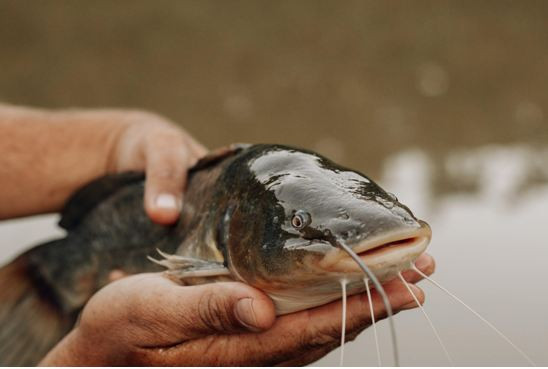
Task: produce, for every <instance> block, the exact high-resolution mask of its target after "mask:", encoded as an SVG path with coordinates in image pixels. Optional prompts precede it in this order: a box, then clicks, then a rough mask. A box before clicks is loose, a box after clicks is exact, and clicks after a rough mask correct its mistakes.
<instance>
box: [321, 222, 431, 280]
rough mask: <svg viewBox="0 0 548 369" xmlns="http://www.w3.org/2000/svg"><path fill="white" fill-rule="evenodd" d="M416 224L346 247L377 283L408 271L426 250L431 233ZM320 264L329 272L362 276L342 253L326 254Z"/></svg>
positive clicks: (356, 265)
mask: <svg viewBox="0 0 548 369" xmlns="http://www.w3.org/2000/svg"><path fill="white" fill-rule="evenodd" d="M419 223H420V227H419V228H414V229H407V230H402V231H396V232H393V233H391V234H388V235H383V236H379V237H375V238H373V239H369V240H364V241H361V242H359V243H356V244H350V245H349V246H350V247H351V248H352V251H354V252H355V253H356V254H357V255H358V256H359V257H360V259H362V260H363V261H364V262H365V264H366V265H367V266H368V267H369V268H370V269H371V270H372V271H373V272H374V273H375V275H377V277H378V278H379V279H380V280H386V279H388V277H391V276H395V275H397V273H398V272H399V271H401V270H403V269H406V268H409V267H410V266H411V263H412V262H413V261H414V260H415V259H416V258H417V257H418V256H419V255H420V254H422V253H423V252H424V251H425V250H426V247H427V246H428V244H429V243H430V239H431V238H432V231H431V229H430V226H429V225H428V224H427V223H426V222H423V221H419ZM320 264H321V266H322V268H324V269H327V270H329V271H330V272H339V273H345V274H347V273H359V274H363V273H362V271H361V269H360V267H359V266H358V264H357V263H356V262H355V261H354V260H353V259H352V258H351V257H350V255H348V254H347V253H346V252H345V251H344V250H341V249H336V250H333V252H332V253H329V254H327V255H326V256H325V257H324V259H323V260H322V261H321V263H320Z"/></svg>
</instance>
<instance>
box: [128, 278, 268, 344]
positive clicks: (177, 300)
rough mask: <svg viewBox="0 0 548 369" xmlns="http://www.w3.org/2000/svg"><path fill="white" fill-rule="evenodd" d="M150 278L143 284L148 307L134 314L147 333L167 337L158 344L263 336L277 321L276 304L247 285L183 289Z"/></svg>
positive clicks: (232, 283)
mask: <svg viewBox="0 0 548 369" xmlns="http://www.w3.org/2000/svg"><path fill="white" fill-rule="evenodd" d="M148 276H149V278H146V280H144V279H142V280H141V281H140V283H139V288H140V291H141V292H140V293H139V295H140V296H139V300H143V301H146V303H145V304H144V305H145V307H144V308H140V307H139V305H141V304H139V305H138V306H136V305H133V306H132V311H133V314H136V315H138V316H139V319H138V320H139V321H144V322H148V323H147V329H150V327H152V326H156V327H158V328H159V329H158V330H157V332H163V333H164V334H161V333H160V334H159V335H156V336H155V337H154V339H153V340H154V341H156V340H158V339H159V340H160V341H163V342H166V341H170V340H171V339H173V338H174V337H177V340H178V341H180V340H183V341H185V340H190V339H195V338H200V337H204V336H207V335H211V334H223V333H225V334H226V333H235V332H246V331H247V332H250V331H251V332H259V331H263V330H266V329H268V328H270V327H271V326H272V325H273V324H274V320H275V319H276V312H275V308H274V304H273V302H272V300H271V299H270V298H269V297H268V296H267V295H265V294H264V293H263V292H261V291H259V290H257V289H255V288H253V287H251V286H248V285H246V284H243V283H240V282H218V283H209V284H203V285H197V286H181V285H178V284H176V283H175V282H173V281H171V280H169V279H167V278H165V277H163V276H160V275H156V273H154V274H149V275H148ZM145 281H146V282H145ZM145 291H147V292H145ZM144 295H146V296H144ZM164 335H165V336H164Z"/></svg>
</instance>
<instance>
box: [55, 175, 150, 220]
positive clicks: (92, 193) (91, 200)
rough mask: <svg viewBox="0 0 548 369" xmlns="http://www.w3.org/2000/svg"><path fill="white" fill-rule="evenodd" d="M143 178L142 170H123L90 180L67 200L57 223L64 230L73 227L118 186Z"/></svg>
mask: <svg viewBox="0 0 548 369" xmlns="http://www.w3.org/2000/svg"><path fill="white" fill-rule="evenodd" d="M144 178H145V175H144V173H142V172H125V173H119V174H109V175H106V176H103V177H100V178H97V179H95V180H93V181H91V182H90V183H88V184H87V185H85V186H84V187H82V188H81V189H80V190H78V191H77V192H76V193H75V194H74V195H72V197H70V199H69V200H68V201H67V203H66V204H65V207H64V209H63V211H62V213H61V220H60V221H59V225H60V226H61V227H62V228H64V229H66V230H71V229H74V228H75V227H76V226H78V224H80V222H81V220H82V219H83V218H84V217H85V215H86V214H87V213H89V212H90V211H91V210H93V208H95V206H97V205H98V204H99V203H100V202H101V201H103V200H105V199H106V198H107V197H109V196H111V195H113V194H114V193H116V191H118V190H119V189H120V188H122V187H125V186H127V185H128V184H131V183H136V182H139V181H142V180H144Z"/></svg>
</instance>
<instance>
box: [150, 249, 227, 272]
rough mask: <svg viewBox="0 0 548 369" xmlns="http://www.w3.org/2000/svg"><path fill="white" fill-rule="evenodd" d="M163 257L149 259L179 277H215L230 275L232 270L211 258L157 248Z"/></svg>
mask: <svg viewBox="0 0 548 369" xmlns="http://www.w3.org/2000/svg"><path fill="white" fill-rule="evenodd" d="M157 251H158V253H159V254H160V255H161V256H162V257H163V259H162V260H157V259H154V258H152V257H150V256H149V257H148V259H149V260H150V261H152V262H154V263H156V264H159V265H161V266H163V267H165V268H167V269H168V270H167V273H168V274H169V275H170V276H174V277H177V278H179V279H184V278H192V277H214V276H221V275H230V271H229V270H228V268H227V267H225V266H224V264H223V263H220V262H217V261H211V260H203V259H197V258H191V257H186V256H180V255H170V254H166V253H165V252H162V251H160V250H157Z"/></svg>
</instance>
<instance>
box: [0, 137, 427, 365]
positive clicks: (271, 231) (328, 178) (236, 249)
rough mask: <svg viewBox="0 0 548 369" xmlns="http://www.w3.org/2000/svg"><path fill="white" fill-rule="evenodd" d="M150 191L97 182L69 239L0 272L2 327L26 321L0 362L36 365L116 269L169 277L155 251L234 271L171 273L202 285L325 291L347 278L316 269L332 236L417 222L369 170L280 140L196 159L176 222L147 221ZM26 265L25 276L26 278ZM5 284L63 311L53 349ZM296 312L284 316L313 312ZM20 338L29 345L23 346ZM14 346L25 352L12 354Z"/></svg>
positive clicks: (80, 204) (67, 224) (356, 235)
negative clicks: (228, 282) (300, 222)
mask: <svg viewBox="0 0 548 369" xmlns="http://www.w3.org/2000/svg"><path fill="white" fill-rule="evenodd" d="M143 192H144V175H143V174H141V173H123V174H117V175H110V176H106V177H104V178H101V179H98V180H96V181H94V182H92V183H90V184H89V185H87V186H85V187H84V188H83V189H81V190H80V191H79V192H77V193H76V194H75V195H74V196H73V197H72V199H71V200H69V202H68V203H67V206H66V208H65V210H64V212H63V216H62V220H61V222H60V225H61V226H63V227H64V228H65V229H67V236H66V237H65V238H63V239H61V240H55V241H52V242H49V243H47V244H43V245H39V246H37V247H35V248H33V249H31V250H29V251H27V252H25V253H24V254H22V255H21V256H19V257H18V258H17V259H16V260H14V261H13V262H12V263H11V264H9V265H8V266H7V267H4V268H2V269H0V327H4V324H3V323H4V321H5V320H6V319H15V320H16V321H17V320H18V321H19V322H20V324H21V325H25V324H27V325H28V326H25V329H22V331H24V332H25V333H24V334H23V336H21V335H20V336H18V337H16V338H17V340H16V339H15V338H13V337H10V336H9V335H7V334H2V333H3V332H2V330H3V328H0V364H2V365H34V364H36V363H37V362H38V361H39V360H40V358H41V357H43V356H44V355H45V353H46V352H47V351H48V350H49V349H50V348H51V347H52V346H53V345H54V344H55V343H56V342H57V341H58V340H59V339H60V338H61V337H62V336H63V335H64V334H66V333H67V332H68V330H70V327H71V326H72V325H73V324H74V322H75V320H76V318H77V315H78V313H79V312H80V310H81V309H82V308H83V306H84V304H85V303H86V301H87V300H88V299H89V298H90V297H91V296H92V295H93V294H94V293H95V292H96V291H97V290H98V289H100V288H101V287H103V286H104V285H105V284H107V283H108V282H109V274H110V273H111V272H112V271H113V270H121V271H123V272H125V273H128V274H134V273H141V272H154V271H162V270H165V269H164V268H162V267H160V266H158V265H157V264H155V263H152V262H151V261H149V260H148V259H147V256H154V255H156V250H157V249H158V250H161V251H162V252H164V253H166V254H175V255H176V256H178V257H181V258H194V259H200V260H203V261H204V265H205V266H206V270H207V268H208V267H210V268H212V269H211V270H221V269H224V270H227V269H228V270H227V273H226V274H222V273H220V274H219V276H218V277H216V276H215V275H211V276H210V277H208V278H202V277H192V273H194V272H196V271H199V272H202V271H203V270H201V269H203V266H197V265H190V267H189V266H188V265H187V264H185V267H177V266H176V267H173V268H170V269H171V270H170V273H171V274H172V277H174V278H176V279H177V278H178V279H180V280H181V281H184V282H186V283H202V282H206V281H209V280H211V279H212V278H213V280H215V279H223V278H231V279H235V280H240V281H243V282H245V283H248V284H250V285H253V286H255V287H258V288H261V289H263V290H265V292H267V293H272V295H271V296H273V298H274V295H275V294H276V293H279V292H281V293H282V294H283V293H284V291H285V290H288V289H289V290H291V289H292V288H293V289H295V288H296V287H303V288H308V289H309V291H311V293H318V294H320V293H321V292H322V289H323V288H324V287H323V286H324V285H326V286H328V290H330V289H332V288H335V287H337V286H338V279H339V278H340V274H338V275H337V273H332V272H329V271H327V270H321V268H320V269H318V265H319V264H321V263H322V260H324V259H325V258H326V255H328V254H329V253H333V251H334V249H336V247H335V246H334V245H333V242H331V241H330V239H333V238H337V239H338V240H342V241H344V242H346V243H348V244H359V243H360V242H362V241H364V240H367V239H369V238H374V237H377V236H382V235H383V234H387V233H389V232H391V231H393V230H399V229H405V230H412V231H414V230H418V229H421V227H422V224H421V223H420V222H419V221H418V220H417V219H416V218H415V217H414V216H413V215H412V213H411V212H410V210H409V209H408V208H406V207H405V206H404V205H402V204H400V203H399V202H398V201H397V200H396V199H395V198H394V197H393V195H390V194H389V193H387V192H385V191H384V190H382V189H381V188H380V187H379V186H378V185H377V184H375V183H374V182H373V181H371V180H370V179H368V178H367V177H366V176H364V175H363V174H360V173H358V172H355V171H352V170H349V169H346V168H343V167H341V166H339V165H337V164H335V163H333V162H331V161H329V160H328V159H326V158H324V157H322V156H319V155H318V154H316V153H313V152H309V151H306V150H301V149H296V148H292V147H287V146H281V145H246V146H234V147H231V148H229V149H222V150H218V151H217V152H214V153H212V154H211V155H208V156H207V157H206V158H204V159H203V160H201V161H200V162H199V163H198V164H197V165H196V166H195V167H194V168H192V169H191V170H190V171H189V176H188V181H187V186H186V190H185V202H184V206H183V210H182V212H181V216H180V219H179V221H178V223H177V224H176V225H174V226H171V227H165V226H160V225H157V224H154V223H152V222H151V221H150V220H149V218H148V217H147V215H146V214H145V212H144V210H143V205H142V201H143V200H142V199H143ZM297 212H301V213H303V214H305V215H306V217H305V218H307V217H308V218H307V219H306V220H307V221H309V224H306V225H305V226H304V227H303V228H299V229H296V228H295V227H294V226H292V223H291V222H292V219H293V218H294V216H295V214H296V213H297ZM299 214H300V213H299ZM335 251H336V250H335ZM417 256H418V255H417ZM189 260H190V259H189ZM185 263H186V261H185ZM168 264H170V260H169V257H168V258H167V264H166V265H168ZM10 265H11V267H10ZM19 265H20V266H19ZM200 265H201V264H200ZM14 266H17V268H15V267H14ZM8 267H9V268H8ZM14 269H17V270H18V271H19V272H18V274H17V275H15V274H14V272H13V270H14ZM23 269H24V270H25V271H27V272H26V274H25V273H21V272H20V271H21V270H23ZM8 273H11V274H8ZM185 273H190V277H188V276H186V274H185ZM21 275H23V276H22V277H21ZM18 278H19V279H18ZM21 278H23V279H25V278H26V280H25V281H23V280H22V279H21ZM357 278H361V275H359V274H358V275H357ZM3 280H4V281H6V280H9V281H10V282H9V283H11V284H12V285H13V284H15V285H19V284H20V285H22V286H23V285H24V286H26V287H25V288H27V289H28V290H26V291H21V293H20V294H19V295H21V296H25V295H26V296H34V299H35V300H36V301H38V302H40V303H42V304H44V306H46V305H47V306H48V314H50V315H51V311H57V312H58V314H57V319H58V321H59V322H62V324H61V323H59V324H57V325H56V327H55V334H52V335H51V337H50V339H49V341H48V342H47V343H46V344H44V343H42V344H41V345H37V344H36V343H35V341H36V340H37V338H36V336H39V332H37V331H36V330H34V328H33V326H32V325H31V324H33V323H25V322H26V321H31V322H32V320H29V316H33V314H35V313H36V309H35V308H32V309H31V308H29V309H22V308H21V305H20V304H19V302H18V301H15V300H13V298H11V297H10V298H8V297H6V296H4V295H3V292H2V289H3V288H4V287H5V286H3V285H2V283H4V282H3ZM29 280H30V281H31V282H32V283H29V282H28V281H29ZM23 282H25V283H23ZM29 286H30V287H29ZM333 286H335V287H333ZM296 291H297V292H299V290H298V289H297V290H296ZM330 293H332V292H330ZM337 293H338V292H337ZM290 295H291V294H290ZM4 297H5V298H4ZM292 298H293V297H290V298H289V299H290V300H291V299H292ZM329 298H330V299H331V300H333V299H334V298H337V296H336V295H334V297H333V296H331V295H330V297H329ZM284 299H285V297H284V298H282V300H283V301H285V300H284ZM301 299H302V297H301ZM33 301H34V300H33ZM283 301H282V303H283ZM325 302H327V300H326V301H324V300H321V301H320V300H319V301H318V302H315V303H313V304H309V305H307V306H314V304H315V305H318V304H321V303H325ZM280 306H281V305H280ZM295 306H296V307H295ZM295 306H292V307H290V308H287V309H286V312H288V311H295V310H296V309H302V308H305V307H306V306H300V305H295ZM35 319H39V317H38V318H35ZM44 319H45V318H44ZM47 319H50V320H51V319H52V318H51V316H48V317H47ZM36 326H37V327H38V326H39V324H38V325H36ZM37 329H38V328H37ZM21 342H23V343H24V345H25V347H29V348H32V347H34V349H33V350H30V349H29V350H25V349H24V348H23V347H22V346H21V345H22V344H21ZM16 348H17V349H18V350H19V351H18V352H19V353H20V354H18V355H16V357H14V355H8V353H10V352H13V351H14V350H15V349H16ZM6 357H8V359H6Z"/></svg>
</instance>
